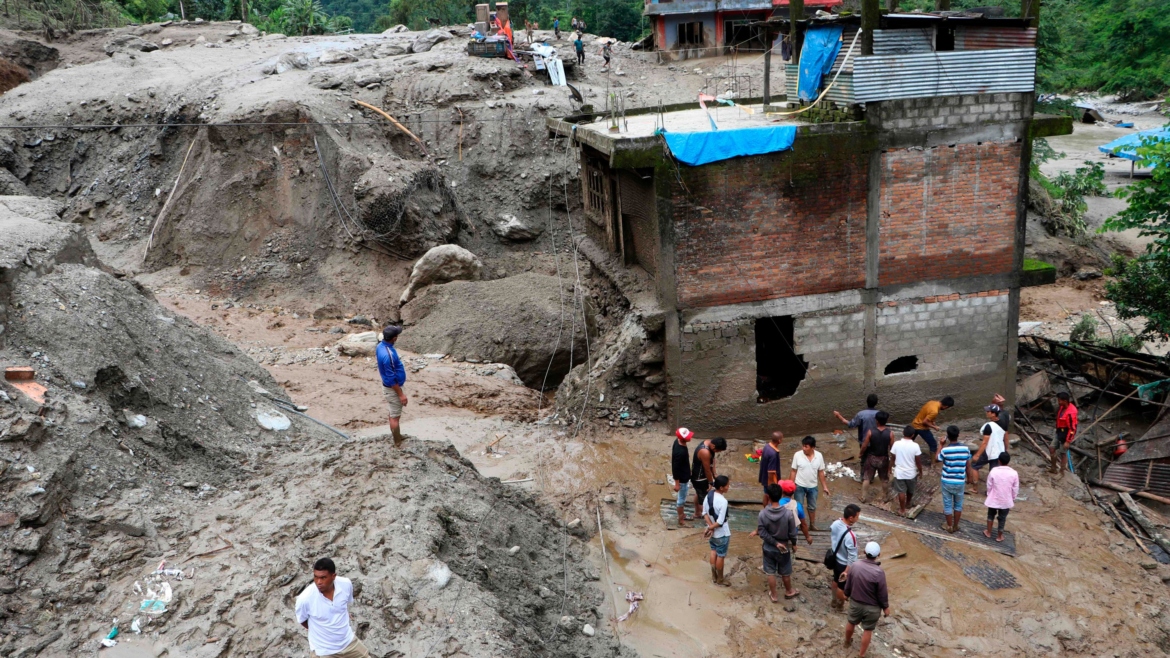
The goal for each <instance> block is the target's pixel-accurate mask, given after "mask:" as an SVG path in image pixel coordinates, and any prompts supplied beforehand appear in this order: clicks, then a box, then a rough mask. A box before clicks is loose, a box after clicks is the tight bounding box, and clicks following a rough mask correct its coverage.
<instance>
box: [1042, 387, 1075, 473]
mask: <svg viewBox="0 0 1170 658" xmlns="http://www.w3.org/2000/svg"><path fill="white" fill-rule="evenodd" d="M1056 399H1057V401H1058V402H1059V404H1060V406H1059V408H1057V410H1056V439H1055V440H1054V441H1053V442H1052V446H1051V447H1050V448H1049V451H1050V453H1051V457H1052V465H1051V466H1050V467H1049V469H1048V470H1049V471H1051V472H1053V473H1059V472H1060V469H1061V468H1062V467H1063V464H1064V463H1065V460H1067V459H1068V458H1067V457H1066V456H1065V455H1067V454H1068V447H1069V446H1070V445H1072V442H1073V440H1074V439H1075V438H1076V436H1077V406H1076V405H1075V404H1073V403H1072V400H1071V399H1070V398H1069V396H1068V393H1065V392H1064V391H1061V392H1060V393H1057V394H1056Z"/></svg>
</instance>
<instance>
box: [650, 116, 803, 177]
mask: <svg viewBox="0 0 1170 658" xmlns="http://www.w3.org/2000/svg"><path fill="white" fill-rule="evenodd" d="M663 136H664V137H666V145H667V146H669V147H670V152H671V153H672V154H673V155H674V157H675V158H677V159H678V160H679V162H682V163H684V164H688V165H690V166H692V167H697V166H699V165H705V164H708V163H711V162H719V161H720V160H729V159H731V158H736V157H739V156H741V155H762V154H764V153H776V152H777V151H787V150H788V149H790V148H792V143H793V142H794V141H796V126H758V127H755V128H732V129H730V130H712V131H704V132H697V133H673V132H669V131H668V132H666V133H664V134H663Z"/></svg>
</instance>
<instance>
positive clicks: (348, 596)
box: [296, 557, 370, 658]
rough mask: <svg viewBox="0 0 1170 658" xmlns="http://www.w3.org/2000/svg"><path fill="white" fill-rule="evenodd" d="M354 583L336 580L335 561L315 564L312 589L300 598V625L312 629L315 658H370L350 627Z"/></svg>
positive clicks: (306, 588) (324, 559)
mask: <svg viewBox="0 0 1170 658" xmlns="http://www.w3.org/2000/svg"><path fill="white" fill-rule="evenodd" d="M350 603H353V583H351V582H350V580H349V579H348V578H338V577H337V566H336V565H335V564H333V560H331V559H329V558H327V557H323V558H321V559H320V560H317V561H316V562H315V563H314V564H313V585H312V586H311V587H310V586H306V587H305V589H303V590H302V591H301V593H300V594H298V595H297V602H296V614H297V622H298V623H300V625H301V626H304V627H305V628H307V629H309V655H310V656H312V658H326V657H327V656H328V657H330V658H370V652H369V650H367V649H366V645H364V644H362V641H361V640H359V639H358V638H357V636H356V635H354V632H353V629H352V628H350V625H349V604H350Z"/></svg>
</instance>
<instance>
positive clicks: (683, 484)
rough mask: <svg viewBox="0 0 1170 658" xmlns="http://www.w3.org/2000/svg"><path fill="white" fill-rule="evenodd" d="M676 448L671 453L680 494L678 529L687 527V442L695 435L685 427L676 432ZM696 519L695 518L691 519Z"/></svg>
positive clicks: (688, 460) (689, 463)
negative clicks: (685, 508) (684, 508)
mask: <svg viewBox="0 0 1170 658" xmlns="http://www.w3.org/2000/svg"><path fill="white" fill-rule="evenodd" d="M674 436H675V439H674V447H673V448H672V449H671V451H670V474H671V477H673V478H674V490H675V492H676V493H677V494H678V496H677V500H675V509H676V510H678V527H680V528H685V527H687V521H688V520H690V519H687V514H686V512H685V511H684V510H683V507H684V506H685V505H686V503H687V491H688V490H689V489H690V487H691V454H690V451H688V450H687V442H688V441H690V440H691V438H693V437H694V436H695V433H694V432H692V431H690V430H689V429H687V428H685V427H680V428H678V429H677V430H675V431H674ZM691 519H694V517H691Z"/></svg>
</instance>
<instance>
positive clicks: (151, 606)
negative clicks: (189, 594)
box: [138, 599, 167, 617]
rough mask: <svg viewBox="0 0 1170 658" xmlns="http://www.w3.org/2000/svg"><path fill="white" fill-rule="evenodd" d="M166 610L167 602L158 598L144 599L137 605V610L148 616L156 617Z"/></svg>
mask: <svg viewBox="0 0 1170 658" xmlns="http://www.w3.org/2000/svg"><path fill="white" fill-rule="evenodd" d="M166 611H167V604H166V602H164V601H159V600H158V599H146V600H145V601H143V602H142V605H140V606H138V612H141V613H142V614H144V615H148V616H150V617H157V616H159V615H161V614H163V613H164V612H166Z"/></svg>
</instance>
